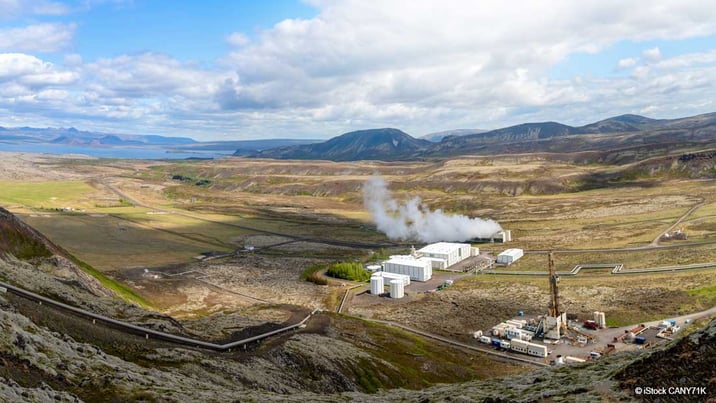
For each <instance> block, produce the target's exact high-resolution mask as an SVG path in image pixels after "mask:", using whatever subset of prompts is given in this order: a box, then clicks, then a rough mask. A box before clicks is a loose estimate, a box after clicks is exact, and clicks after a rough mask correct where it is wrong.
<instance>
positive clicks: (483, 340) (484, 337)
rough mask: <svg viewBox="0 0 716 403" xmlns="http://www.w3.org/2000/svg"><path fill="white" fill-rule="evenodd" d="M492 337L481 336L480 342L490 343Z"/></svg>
mask: <svg viewBox="0 0 716 403" xmlns="http://www.w3.org/2000/svg"><path fill="white" fill-rule="evenodd" d="M491 342H492V339H490V337H489V336H480V343H485V344H490V343H491Z"/></svg>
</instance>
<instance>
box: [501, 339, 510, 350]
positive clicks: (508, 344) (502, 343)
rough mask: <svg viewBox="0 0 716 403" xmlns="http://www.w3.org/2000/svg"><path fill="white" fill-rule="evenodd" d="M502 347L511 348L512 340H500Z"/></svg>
mask: <svg viewBox="0 0 716 403" xmlns="http://www.w3.org/2000/svg"><path fill="white" fill-rule="evenodd" d="M500 348H504V349H506V350H509V349H510V342H509V341H505V340H502V341H500Z"/></svg>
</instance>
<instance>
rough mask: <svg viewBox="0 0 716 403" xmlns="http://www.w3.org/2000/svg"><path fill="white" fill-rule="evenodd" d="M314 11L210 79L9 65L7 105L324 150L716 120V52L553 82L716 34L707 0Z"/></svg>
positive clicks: (115, 63)
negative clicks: (390, 133)
mask: <svg viewBox="0 0 716 403" xmlns="http://www.w3.org/2000/svg"><path fill="white" fill-rule="evenodd" d="M3 3H8V0H0V10H2V7H3V6H2V4H3ZM312 4H314V5H315V6H316V7H317V8H318V10H319V13H318V15H317V16H316V17H315V18H311V19H288V20H285V21H282V22H280V23H278V24H276V25H275V26H274V27H271V28H270V29H265V30H263V31H260V32H258V34H257V36H256V37H255V38H252V40H249V39H248V38H247V37H246V36H245V35H244V34H242V33H239V32H235V33H233V34H231V35H229V36H227V37H226V38H223V40H225V41H226V43H227V44H228V45H230V47H231V49H230V51H229V53H228V54H227V55H225V56H224V57H223V58H221V60H220V61H219V62H218V63H217V64H216V65H215V66H212V67H206V66H205V65H200V64H198V63H197V64H194V63H187V62H183V61H179V60H177V59H175V58H173V57H171V56H170V55H166V54H162V53H143V54H133V55H123V56H118V57H113V58H104V59H99V60H92V61H86V60H83V58H82V56H81V55H67V56H65V58H64V61H63V63H62V64H61V65H52V64H47V63H46V62H43V61H42V60H40V59H37V58H35V59H34V60H29V59H23V60H18V61H17V66H3V64H2V58H0V85H1V86H2V88H0V93H2V94H16V95H12V97H14V98H12V99H17V100H18V102H20V95H28V94H26V93H24V92H23V91H24V90H23V89H27V88H29V87H31V86H34V87H41V90H42V91H46V92H45V93H44V94H45V95H43V96H39V95H38V96H35V97H34V98H32V97H31V98H23V99H24V100H25V102H30V101H31V100H32V102H34V103H35V104H39V103H42V102H46V106H47V108H50V109H52V110H55V111H56V113H57V114H60V113H61V112H62V111H64V112H66V113H67V114H69V115H71V116H75V117H77V119H80V120H82V119H85V120H86V121H88V122H91V121H95V120H99V121H101V120H103V119H105V120H108V121H113V120H116V121H117V122H121V123H122V125H123V127H127V128H131V127H138V128H140V130H152V131H156V132H167V131H170V132H176V130H185V131H186V130H191V129H188V127H202V128H205V130H206V132H209V133H214V134H215V133H230V134H231V133H234V134H237V135H238V134H241V135H245V136H248V137H255V136H272V135H273V136H287V135H294V136H299V135H310V136H330V135H336V134H339V133H341V132H343V131H347V130H352V129H360V128H367V127H376V126H394V127H400V128H403V129H405V130H406V131H408V132H410V133H412V134H422V133H425V132H429V131H435V130H439V129H451V128H455V127H487V128H489V127H496V126H500V125H505V124H509V123H519V122H521V121H524V120H561V121H565V122H566V123H586V122H588V121H590V120H596V119H598V118H603V117H606V116H608V115H609V114H612V113H613V114H621V113H626V112H638V111H639V110H642V109H643V108H646V107H649V106H650V105H652V106H653V105H658V107H657V108H658V109H656V110H655V113H664V114H666V115H669V114H671V115H672V116H673V114H675V113H677V112H678V111H681V112H684V113H685V114H689V113H690V112H688V110H689V109H688V108H689V107H691V108H696V106H694V105H700V106H698V108H701V109H700V110H699V111H701V110H703V108H707V107H708V105H713V104H709V103H708V102H706V101H704V100H707V99H711V98H712V95H710V94H709V91H708V89H709V86H710V87H711V89H713V87H714V86H716V74H714V63H715V61H714V59H715V58H716V56H714V55H715V53H714V52H716V51H711V52H703V53H695V54H692V55H682V56H678V57H673V58H669V57H668V55H667V56H664V55H662V54H661V52H660V50H659V48H658V47H655V48H653V49H648V50H645V51H644V53H643V54H642V55H639V57H633V58H625V59H621V60H619V61H618V63H617V67H618V68H619V69H631V70H630V75H629V76H628V77H623V76H621V75H620V76H618V77H606V78H602V77H597V78H594V77H589V76H587V77H575V78H573V79H564V80H557V79H554V78H551V76H550V74H549V73H550V70H551V69H552V68H554V66H556V65H558V64H559V63H561V62H563V61H565V60H566V59H567V58H568V57H569V55H572V54H575V53H588V54H591V55H595V56H598V55H599V53H600V52H602V51H603V50H604V49H606V48H608V47H609V46H611V45H613V44H615V43H617V42H621V41H632V42H639V41H647V40H648V41H650V42H656V43H658V42H659V41H660V40H672V41H673V40H679V39H684V38H691V37H696V36H700V35H701V36H702V35H714V34H716V8H714V7H704V6H703V4H702V3H701V2H698V1H690V0H679V1H676V0H665V1H659V2H658V4H657V5H655V6H654V7H651V6H650V7H643V5H642V4H641V3H640V2H636V1H619V2H617V1H608V2H604V1H601V0H600V1H598V0H589V1H582V2H573V1H566V0H555V1H553V2H550V3H545V2H542V1H524V2H520V3H519V5H515V3H512V2H504V1H497V0H487V1H482V2H474V1H471V0H470V1H468V0H463V1H460V0H444V1H440V2H437V1H418V2H415V1H408V0H394V1H389V2H385V1H378V0H346V1H341V2H333V1H320V0H315V1H313V2H312ZM6 7H9V6H6ZM38 25H43V24H38ZM44 25H52V24H44ZM60 28H62V26H58V28H56V34H55V35H51V33H52V32H49V31H48V32H47V33H46V34H43V35H39V34H36V35H34V36H32V35H29V34H27V33H24V34H21V33H17V32H16V33H14V34H13V35H5V34H6V33H7V32H9V31H10V30H9V29H5V30H3V31H2V32H0V49H13V51H14V52H31V51H40V50H39V49H54V50H57V49H66V47H67V44H68V43H69V42H70V40H71V39H72V34H73V32H74V26H71V25H64V28H65V30H64V32H66V33H67V32H68V33H69V34H68V35H65V36H64V37H62V35H59V33H60V32H61V31H62V30H61V29H60ZM28 32H29V31H28ZM228 32H230V31H228ZM23 35H24V36H23ZM23 37H24V38H35V39H18V38H23ZM52 37H57V38H64V39H56V40H49V39H48V38H52ZM8 38H14V39H8ZM217 40H221V38H220V39H217ZM43 43H46V45H39V44H43ZM18 46H34V48H33V49H29V48H27V49H25V50H23V49H19V50H18V49H17V48H16V47H18ZM158 50H161V49H158ZM25 56H26V57H31V56H28V55H25ZM609 63H613V61H610V62H609ZM22 65H26V67H27V65H30V66H31V67H27V68H28V69H29V70H27V71H25V70H23V71H21V72H15V73H13V74H12V75H10V74H9V73H8V74H6V75H5V76H3V73H2V72H3V70H2V69H3V68H6V69H7V70H8V72H9V71H10V70H12V69H15V68H19V67H18V66H22ZM43 66H44V67H43ZM3 77H5V78H3ZM3 80H4V81H3ZM684 80H686V81H688V82H684ZM38 91H40V90H38ZM47 91H51V92H47ZM52 91H54V92H52ZM38 94H39V93H38ZM30 95H31V94H30ZM8 96H9V95H8ZM60 99H62V101H59V100H60ZM53 108H54V109H53ZM650 110H651V109H650ZM692 110H695V109H692ZM43 112H45V113H49V112H47V111H46V110H43ZM570 119H571V120H570Z"/></svg>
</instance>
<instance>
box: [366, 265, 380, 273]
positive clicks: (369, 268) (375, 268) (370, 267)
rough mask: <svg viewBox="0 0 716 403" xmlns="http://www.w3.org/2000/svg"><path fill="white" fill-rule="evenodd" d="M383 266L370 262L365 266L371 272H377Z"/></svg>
mask: <svg viewBox="0 0 716 403" xmlns="http://www.w3.org/2000/svg"><path fill="white" fill-rule="evenodd" d="M382 268H383V267H382V266H381V265H379V264H369V265H368V266H366V267H365V269H366V270H368V271H369V272H371V273H375V272H377V271H380V270H381V269H382Z"/></svg>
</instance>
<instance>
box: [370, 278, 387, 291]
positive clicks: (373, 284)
mask: <svg viewBox="0 0 716 403" xmlns="http://www.w3.org/2000/svg"><path fill="white" fill-rule="evenodd" d="M383 291H384V288H383V277H379V276H373V277H371V278H370V293H371V294H373V295H380V294H382V293H383Z"/></svg>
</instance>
